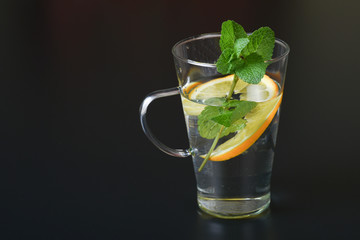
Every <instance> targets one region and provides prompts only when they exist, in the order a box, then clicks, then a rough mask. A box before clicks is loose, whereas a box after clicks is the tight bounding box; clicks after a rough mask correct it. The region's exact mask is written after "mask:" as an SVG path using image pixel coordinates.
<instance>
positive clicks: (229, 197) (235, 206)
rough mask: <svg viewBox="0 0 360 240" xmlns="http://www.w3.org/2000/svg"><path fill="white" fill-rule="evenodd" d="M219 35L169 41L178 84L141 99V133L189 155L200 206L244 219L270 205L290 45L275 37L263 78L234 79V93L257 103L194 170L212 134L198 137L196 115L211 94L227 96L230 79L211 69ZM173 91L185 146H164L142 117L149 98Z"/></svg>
mask: <svg viewBox="0 0 360 240" xmlns="http://www.w3.org/2000/svg"><path fill="white" fill-rule="evenodd" d="M219 40H220V34H219V33H209V34H203V35H199V36H195V37H190V38H187V39H184V40H182V41H180V42H178V43H176V44H175V45H174V47H173V48H172V54H173V56H174V61H175V68H176V74H177V78H178V82H179V87H174V88H170V89H164V90H159V91H155V92H152V93H150V94H149V95H148V96H147V97H146V98H145V99H144V101H143V102H142V104H141V107H140V121H141V125H142V128H143V130H144V132H145V134H146V136H147V137H148V138H149V139H150V141H151V142H152V143H153V144H154V145H155V146H156V147H158V148H159V149H160V150H162V151H163V152H165V153H167V154H169V155H171V156H175V157H188V156H192V159H193V165H194V170H195V176H196V182H197V190H198V197H197V200H198V205H199V207H200V209H202V210H203V211H205V212H207V213H208V214H210V215H213V216H216V217H220V218H244V217H249V216H253V215H257V214H259V213H261V212H263V211H264V210H265V209H267V208H268V206H269V204H270V178H271V172H272V164H273V159H274V149H275V143H276V135H277V128H278V123H279V112H280V108H279V106H280V103H281V99H282V94H283V89H284V81H285V74H286V66H287V60H288V54H289V51H290V49H289V46H288V45H287V44H286V43H285V42H284V41H282V40H280V39H276V40H275V47H274V52H273V57H272V59H271V60H269V61H267V63H268V64H269V65H268V67H267V69H266V74H265V76H264V78H263V79H262V81H261V82H260V83H259V84H256V85H254V84H247V83H245V82H243V81H242V80H239V81H238V83H237V85H236V87H235V90H234V94H233V97H234V98H238V99H240V100H247V101H254V102H256V103H257V105H256V107H255V108H254V109H253V110H252V111H251V112H250V113H248V114H247V115H246V116H245V119H246V120H247V125H246V127H245V128H243V129H242V130H239V131H238V132H235V133H230V134H229V135H227V136H224V137H221V138H220V139H219V141H218V143H217V145H216V147H215V148H213V149H212V150H213V153H212V155H210V159H209V161H207V162H206V164H205V165H204V166H203V168H202V169H201V171H199V169H200V166H201V164H202V163H203V161H204V158H205V156H206V154H207V153H208V152H209V150H210V148H212V144H213V142H214V139H206V138H203V137H201V136H200V134H199V130H198V117H199V115H200V114H201V112H202V111H203V110H204V108H205V107H206V106H208V105H210V106H211V105H212V106H214V105H215V106H216V105H217V104H218V103H217V102H216V101H214V99H219V98H224V97H226V95H227V94H228V89H229V88H230V85H231V83H232V79H233V76H231V75H228V76H223V75H221V74H220V73H219V72H218V71H217V69H216V61H217V60H218V58H219V56H220V55H221V50H220V46H219ZM177 94H180V96H181V100H182V106H183V111H184V116H185V122H186V126H187V133H188V138H189V143H190V148H189V149H173V148H170V147H168V146H166V145H164V144H163V143H162V142H160V141H159V140H157V139H156V137H155V136H154V135H153V134H152V133H151V131H150V130H149V128H148V125H147V122H146V112H147V108H148V106H149V104H150V103H151V102H152V101H153V100H155V99H157V98H162V97H167V96H172V95H177Z"/></svg>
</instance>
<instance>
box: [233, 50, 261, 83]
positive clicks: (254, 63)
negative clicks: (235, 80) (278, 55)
mask: <svg viewBox="0 0 360 240" xmlns="http://www.w3.org/2000/svg"><path fill="white" fill-rule="evenodd" d="M267 66H268V64H267V63H265V62H264V60H263V58H262V57H261V56H259V55H258V54H256V53H252V54H250V55H249V56H247V57H246V58H245V60H244V64H243V65H242V67H241V68H238V69H237V70H236V71H235V72H236V75H237V76H238V77H239V78H240V79H242V80H243V81H245V82H247V83H250V84H258V83H259V82H260V81H261V79H262V78H263V77H264V75H265V72H266V68H267Z"/></svg>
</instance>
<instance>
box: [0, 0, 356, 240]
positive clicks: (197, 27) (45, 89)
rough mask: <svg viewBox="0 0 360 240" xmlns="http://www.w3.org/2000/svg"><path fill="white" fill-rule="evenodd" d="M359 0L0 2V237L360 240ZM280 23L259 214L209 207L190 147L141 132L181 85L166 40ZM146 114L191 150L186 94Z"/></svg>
mask: <svg viewBox="0 0 360 240" xmlns="http://www.w3.org/2000/svg"><path fill="white" fill-rule="evenodd" d="M359 10H360V4H359V2H358V1H356V0H353V1H350V0H344V1H335V0H319V1H315V0H297V1H286V0H276V1H250V0H246V1H244V0H243V1H211V0H207V1H205V0H201V1H190V0H185V1H165V0H156V1H145V0H142V1H131V2H130V3H125V2H124V1H115V0H113V1H110V0H109V1H103V0H91V1H90V0H87V1H85V0H82V1H71V0H52V1H45V0H44V1H25V0H23V1H21V0H17V1H15V0H11V1H10V0H9V1H5V0H2V1H0V110H1V118H0V119H1V120H0V131H1V132H0V141H1V142H0V164H1V167H0V169H1V174H0V178H1V179H0V180H1V181H0V187H1V189H0V190H1V197H0V211H1V212H0V226H1V229H0V234H1V237H2V239H71V238H77V239H250V240H251V239H360V230H359V227H358V223H359V212H360V207H359V201H360V196H359V182H360V174H359V170H360V163H359V162H360V158H359V154H358V149H359V143H360V141H359V133H360V127H359V117H360V114H359V105H358V104H359V100H358V96H359V91H360V83H359V67H358V63H359V60H358V58H359V53H360V51H359V43H360V30H359V23H360V21H359V20H360V18H359ZM228 19H233V20H235V21H237V22H239V23H240V24H241V25H243V26H244V28H245V29H246V30H247V31H253V30H255V29H257V28H259V27H261V26H265V25H267V26H270V27H271V28H272V29H273V30H274V31H275V33H276V36H277V37H278V38H281V39H283V40H285V41H286V42H287V43H289V45H290V47H291V52H290V56H289V64H288V73H287V80H286V84H285V95H284V99H283V104H282V110H281V111H282V113H281V124H280V128H279V134H278V145H277V149H276V159H275V164H274V169H273V178H272V204H271V210H270V211H268V212H266V213H265V214H264V215H263V216H261V217H260V218H257V219H250V220H233V221H230V220H218V219H214V218H211V217H209V216H207V215H204V214H202V213H201V212H199V210H198V209H197V206H196V187H195V179H194V176H193V169H192V163H191V159H190V158H187V159H177V158H174V157H170V156H167V155H165V154H164V153H162V152H161V151H159V150H158V149H156V148H155V147H154V146H153V145H152V144H151V143H150V142H149V141H148V140H147V139H146V137H145V135H144V134H143V132H142V130H141V127H140V123H139V120H138V109H139V106H140V103H141V101H142V100H143V98H144V97H145V96H146V94H147V93H149V92H151V91H154V90H158V89H164V88H168V87H173V86H176V84H177V80H176V76H175V69H174V66H173V60H172V55H171V47H172V46H173V45H174V44H175V43H176V42H177V41H179V40H181V39H183V38H185V37H189V36H192V35H197V34H201V33H206V32H217V31H219V30H220V26H221V22H222V21H224V20H228ZM149 111H150V113H149V117H148V120H149V123H150V126H151V128H152V129H153V131H154V133H155V134H156V135H157V136H158V138H159V139H161V140H162V141H164V142H165V143H167V144H168V145H169V146H171V147H176V148H180V147H181V148H186V147H188V143H187V137H186V133H185V123H184V119H183V116H182V111H181V106H180V101H179V97H171V98H168V99H166V100H159V101H156V102H154V103H153V104H152V106H151V107H150V109H149Z"/></svg>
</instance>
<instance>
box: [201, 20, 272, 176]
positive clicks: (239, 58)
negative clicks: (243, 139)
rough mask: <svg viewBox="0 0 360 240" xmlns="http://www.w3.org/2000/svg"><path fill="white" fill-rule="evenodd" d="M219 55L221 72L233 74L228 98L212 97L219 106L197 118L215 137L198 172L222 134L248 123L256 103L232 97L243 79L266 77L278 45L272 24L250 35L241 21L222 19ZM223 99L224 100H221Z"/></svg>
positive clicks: (205, 131)
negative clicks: (220, 52)
mask: <svg viewBox="0 0 360 240" xmlns="http://www.w3.org/2000/svg"><path fill="white" fill-rule="evenodd" d="M219 44H220V49H221V51H222V54H221V55H220V57H219V59H218V61H217V63H216V67H217V71H218V72H219V73H221V74H224V75H227V74H234V79H233V82H232V85H231V87H230V89H229V92H228V95H227V97H226V98H225V99H223V98H222V99H221V100H220V102H219V99H215V98H214V99H212V100H211V101H215V102H217V103H218V105H219V106H207V107H205V108H204V110H203V111H202V112H201V114H200V115H199V118H198V131H199V134H200V136H201V137H203V138H206V139H214V141H213V144H212V146H211V147H210V150H209V152H208V153H207V155H206V156H205V159H204V161H203V162H202V164H201V166H200V168H199V170H198V171H199V172H200V171H201V170H202V168H203V167H204V166H205V164H206V162H207V161H208V159H209V158H210V155H211V153H212V152H213V150H214V149H215V147H216V144H217V143H218V141H219V139H220V138H221V137H224V136H227V135H228V134H230V133H233V132H237V131H239V130H241V129H243V128H244V127H245V126H246V119H245V116H246V114H248V113H249V112H250V111H251V110H252V109H253V108H254V107H255V106H256V103H255V102H251V101H241V100H232V99H231V97H232V95H233V93H234V89H235V86H236V83H237V82H238V81H239V79H241V80H242V81H244V82H247V83H250V84H258V83H259V82H260V81H261V79H262V78H263V77H264V75H265V72H266V68H267V66H268V63H267V62H266V61H267V60H270V59H271V57H272V54H273V49H274V46H275V34H274V32H273V31H272V30H271V29H270V28H269V27H262V28H259V29H258V30H256V31H254V32H253V33H252V34H251V35H248V34H247V33H246V32H245V30H244V28H243V27H242V26H241V25H239V24H238V23H236V22H234V21H232V20H228V21H226V22H223V23H222V26H221V37H220V42H219ZM220 103H221V104H220Z"/></svg>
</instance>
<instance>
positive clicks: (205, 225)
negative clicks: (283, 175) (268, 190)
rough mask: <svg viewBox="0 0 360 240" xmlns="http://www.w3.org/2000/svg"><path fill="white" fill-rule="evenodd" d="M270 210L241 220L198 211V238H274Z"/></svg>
mask: <svg viewBox="0 0 360 240" xmlns="http://www.w3.org/2000/svg"><path fill="white" fill-rule="evenodd" d="M275 235H276V234H275V231H274V228H273V226H272V220H271V214H270V210H266V211H265V212H263V213H262V214H260V215H259V216H257V217H254V218H249V219H239V220H226V219H219V218H215V217H212V216H210V215H208V214H206V213H204V212H202V211H198V219H197V231H196V239H206V240H218V239H241V240H254V239H261V240H267V239H274V238H275V237H276V236H275Z"/></svg>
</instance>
